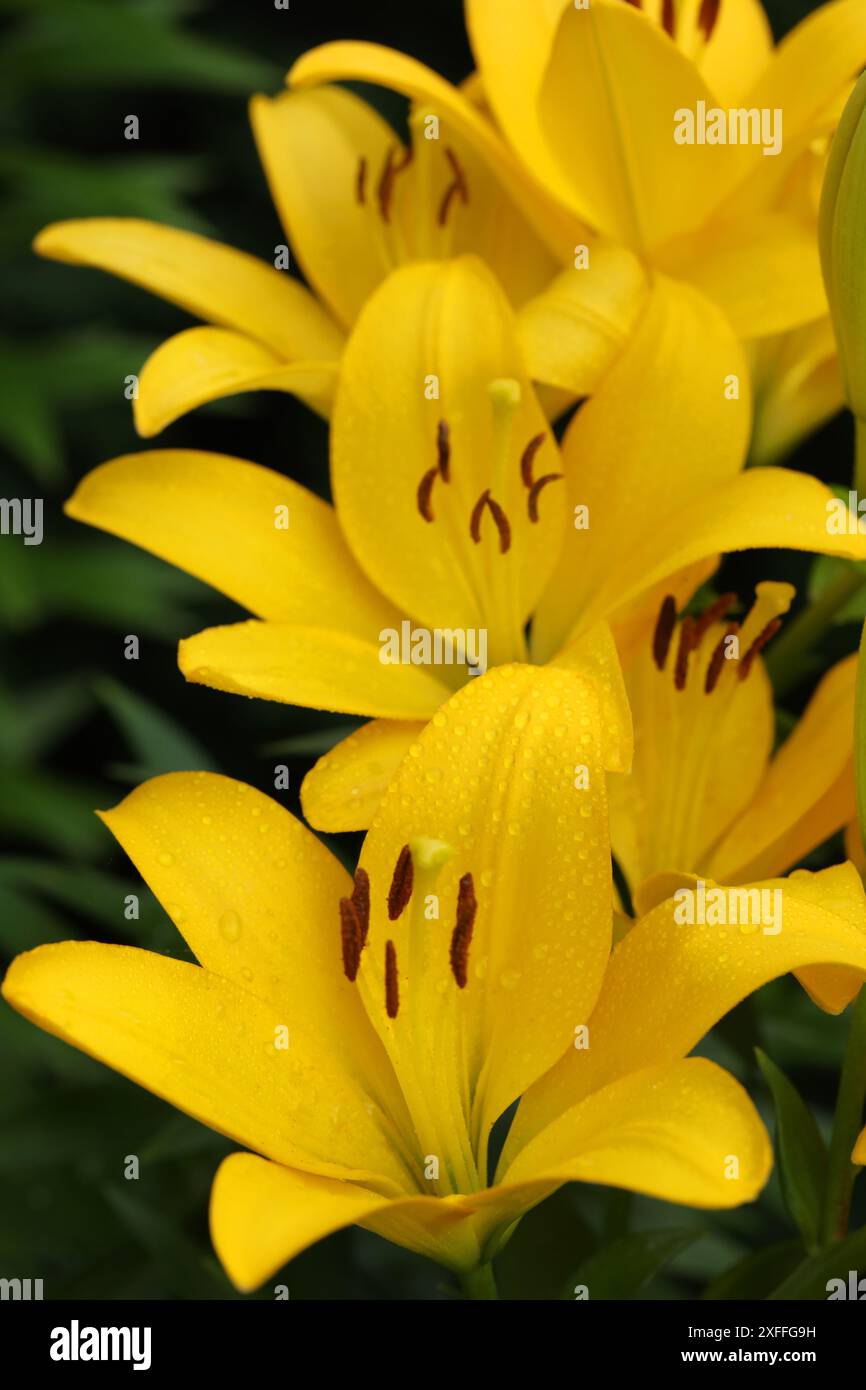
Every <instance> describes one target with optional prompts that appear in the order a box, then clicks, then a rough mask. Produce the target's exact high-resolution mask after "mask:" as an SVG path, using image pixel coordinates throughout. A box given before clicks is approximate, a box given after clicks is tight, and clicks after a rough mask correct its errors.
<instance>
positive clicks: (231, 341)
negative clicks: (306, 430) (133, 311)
mask: <svg viewBox="0 0 866 1390" xmlns="http://www.w3.org/2000/svg"><path fill="white" fill-rule="evenodd" d="M337 371H338V364H337V363H336V362H294V363H291V364H289V365H286V363H285V362H284V361H283V359H282V358H280V357H277V355H276V354H275V353H273V352H271V351H270V349H269V348H266V347H263V346H262V345H261V343H258V342H256V341H255V339H253V338H247V337H246V336H245V335H244V334H243V333H234V332H233V331H232V330H231V329H228V328H210V327H207V328H203V327H199V328H187V329H185V330H184V331H183V332H182V333H177V334H175V336H174V337H173V338H167V339H166V341H165V342H164V343H162V344H161V346H160V347H158V348H157V349H156V351H155V352H152V353H151V355H150V357H149V358H148V359H147V361H146V362H145V364H144V366H143V367H142V369H141V373H140V375H139V381H138V396H137V397H136V399H135V402H134V405H133V411H134V414H135V428H136V429H137V430H138V433H139V434H140V435H141V436H142V437H143V438H144V439H149V438H150V437H151V436H152V435H155V434H159V433H160V431H161V430H164V429H165V427H166V425H170V424H171V423H172V421H174V420H178V419H180V417H181V415H186V413H187V412H188V411H190V410H196V409H197V408H198V407H199V406H200V405H206V404H207V403H208V402H209V401H216V400H220V399H222V398H223V397H224V396H237V395H240V394H241V393H242V392H244V391H288V392H290V393H291V394H292V395H294V396H298V397H300V399H301V400H302V401H305V402H306V403H307V405H309V406H310V407H311V408H312V409H313V410H315V411H316V412H317V414H319V415H322V416H324V418H325V419H327V418H328V416H329V415H330V413H331V406H332V404H333V400H334V392H335V391H336V386H337Z"/></svg>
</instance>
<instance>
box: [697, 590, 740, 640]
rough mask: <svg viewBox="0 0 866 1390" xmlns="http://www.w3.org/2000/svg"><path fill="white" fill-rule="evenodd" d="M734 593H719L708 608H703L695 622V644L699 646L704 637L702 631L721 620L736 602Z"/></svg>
mask: <svg viewBox="0 0 866 1390" xmlns="http://www.w3.org/2000/svg"><path fill="white" fill-rule="evenodd" d="M736 601H737V595H736V594H720V595H719V597H718V598H717V599H715V600H714V601H713V602H712V603H711V604H710V605H709V607H708V608H705V609H704V611H703V613H702V614H701V616H700V617H699V618H698V620H697V622H696V624H695V646H696V647H699V646H700V644H701V642H702V641H703V639H704V633H705V632H707V631H708V630H709V628H711V627H712V625H713V623H719V622H721V620H722V618H726V617H727V616H728V610H729V609H730V608H731V607H732V606H733V605H734V604H735V603H736Z"/></svg>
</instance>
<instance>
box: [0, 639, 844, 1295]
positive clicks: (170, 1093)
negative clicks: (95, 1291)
mask: <svg viewBox="0 0 866 1390" xmlns="http://www.w3.org/2000/svg"><path fill="white" fill-rule="evenodd" d="M603 748H604V735H603V729H602V727H601V724H600V721H599V718H598V710H597V706H596V703H595V699H594V694H593V691H592V688H591V686H590V685H589V684H588V683H587V682H585V681H583V680H581V679H579V678H576V677H574V676H573V675H571V674H570V673H567V672H562V671H557V670H554V669H550V670H545V671H542V672H533V671H532V670H530V669H529V668H527V667H519V666H515V667H506V668H502V669H500V670H497V671H495V672H492V673H491V674H490V675H489V676H488V677H487V678H485V679H484V680H482V681H478V682H475V683H473V684H472V685H470V686H469V687H467V688H466V689H464V690H462V691H461V692H460V693H459V694H458V695H457V696H456V697H455V698H454V699H453V700H452V701H451V702H450V703H449V704H448V705H447V706H446V707H445V708H444V709H443V710H441V711H440V712H439V713H438V714H437V715H436V716H435V718H434V720H433V721H432V723H431V724H430V725H429V726H428V727H427V728H426V729H425V731H424V732H423V734H422V735H421V737H420V739H419V742H418V748H417V756H415V757H410V758H408V759H407V760H406V761H405V762H404V764H403V766H402V767H401V769H400V772H399V774H398V775H397V777H396V778H395V779H394V781H393V782H392V784H391V786H390V788H389V790H388V792H387V794H386V796H385V798H384V800H383V802H382V806H381V808H380V810H379V812H378V815H377V817H376V820H375V823H374V825H373V827H372V829H371V830H370V832H369V834H368V836H367V838H366V840H365V843H364V848H363V851H362V854H361V859H360V864H359V867H358V869H357V871H356V873H355V876H354V881H353V879H352V878H351V877H350V876H349V875H348V874H347V873H346V871H345V870H344V869H343V868H342V866H341V865H340V864H339V863H338V862H337V860H336V859H334V858H333V857H332V855H331V854H330V853H329V852H328V851H327V850H326V849H325V848H324V847H323V846H322V845H321V844H320V843H319V842H318V841H317V840H316V839H315V837H314V836H313V835H312V834H311V833H310V832H309V831H308V830H306V828H305V827H304V826H303V825H301V824H300V823H299V822H298V821H296V820H295V819H294V818H293V817H292V816H291V815H289V813H288V812H286V811H285V810H283V809H282V808H281V807H279V806H278V805H276V804H275V803H274V802H272V801H270V800H269V799H268V798H267V797H265V796H263V795H262V794H260V793H259V792H257V791H255V790H253V789H252V788H249V787H245V786H243V785H241V784H239V783H236V782H233V781H231V780H230V779H228V778H224V777H220V776H216V775H213V774H207V773H191V774H186V773H178V774H170V775H168V776H164V777H159V778H156V779H154V780H153V781H151V782H148V783H146V784H144V785H143V786H142V787H140V788H138V789H137V790H136V791H134V792H133V793H132V794H131V795H129V796H128V797H127V798H126V799H125V800H124V801H123V802H122V803H121V804H120V805H119V806H118V807H117V808H116V809H115V810H114V811H111V812H109V813H107V814H105V815H104V816H103V819H104V820H105V822H106V824H107V825H108V827H109V828H110V830H111V831H112V832H113V834H114V835H115V836H116V838H117V839H118V841H119V843H120V844H121V846H122V847H123V848H124V849H125V851H126V852H127V853H128V854H129V856H130V857H131V859H132V860H133V862H134V863H135V865H136V866H137V868H138V869H139V871H140V872H141V873H142V875H143V876H144V877H145V878H146V879H147V881H148V883H149V884H150V886H151V887H152V889H153V891H154V893H155V894H156V896H157V897H158V899H159V900H160V901H161V902H162V904H163V905H164V907H165V909H166V911H167V912H168V913H169V915H170V916H171V917H172V918H173V920H174V921H175V923H176V924H177V926H178V928H179V930H180V931H181V932H182V934H183V936H184V937H185V939H186V941H187V942H188V944H189V946H190V947H191V949H192V951H193V953H194V955H195V957H196V959H197V961H198V962H199V964H197V965H193V964H187V963H185V962H181V961H177V960H173V959H168V958H164V957H161V956H159V955H155V954H152V953H150V952H146V951H141V950H137V949H133V948H129V947H125V946H117V945H99V944H96V943H81V942H66V943H61V944H59V945H57V944H55V945H49V946H43V947H39V948H37V949H36V950H35V951H31V952H29V953H27V954H25V955H23V956H20V957H19V958H18V959H17V960H15V961H14V962H13V964H12V966H11V967H10V970H9V972H8V974H7V976H6V979H5V982H4V985H3V993H4V995H5V997H6V999H7V1000H8V1001H9V1002H10V1004H12V1006H13V1007H14V1008H16V1009H18V1010H19V1011H20V1012H22V1013H23V1014H25V1015H26V1016H27V1017H29V1018H31V1019H33V1020H34V1021H35V1022H36V1023H38V1024H39V1025H40V1026H41V1027H43V1028H45V1029H47V1030H48V1031H50V1032H52V1033H54V1034H56V1035H57V1036H59V1037H61V1038H63V1039H65V1040H66V1041H68V1042H70V1043H72V1044H73V1045H74V1046H76V1047H79V1048H81V1049H83V1050H84V1051H85V1052H88V1053H90V1054H91V1055H93V1056H95V1057H97V1058H99V1059H101V1060H103V1061H105V1062H107V1063H108V1064H109V1065H111V1066H113V1067H115V1068H116V1069H117V1070H119V1071H121V1072H122V1073H123V1074H125V1075H126V1076H129V1077H131V1078H133V1079H134V1080H136V1081H137V1082H139V1083H140V1084H141V1085H143V1086H145V1087H147V1088H149V1089H150V1090H152V1091H154V1092H155V1093H156V1094H158V1095H160V1096H162V1097H163V1098H165V1099H167V1100H169V1101H171V1102H172V1103H173V1104H175V1105H176V1106H178V1107H179V1108H181V1109H182V1110H184V1111H186V1112H187V1113H189V1114H191V1115H193V1116H194V1117H196V1118H197V1119H199V1120H201V1121H202V1122H203V1123H205V1124H208V1125H210V1126H211V1127H212V1128H215V1129H217V1130H218V1131H220V1132H222V1133H223V1134H226V1135H228V1136H230V1137H231V1138H233V1139H235V1140H236V1141H237V1142H238V1143H240V1144H241V1145H243V1146H245V1148H246V1149H248V1150H249V1152H244V1153H236V1154H233V1155H232V1156H230V1157H228V1158H227V1159H226V1160H225V1161H224V1162H223V1163H222V1165H221V1167H220V1169H219V1171H218V1172H217V1175H216V1178H215V1181H214V1186H213V1195H212V1200H211V1228H212V1234H213V1240H214V1245H215V1247H216V1250H217V1252H218V1254H219V1256H220V1259H221V1260H222V1262H223V1264H224V1266H225V1268H226V1270H227V1272H228V1274H229V1275H230V1277H231V1278H232V1280H233V1281H234V1283H235V1284H236V1285H237V1287H238V1288H240V1289H244V1290H247V1289H252V1288H255V1287H256V1286H257V1285H259V1284H261V1283H262V1282H263V1281H264V1280H266V1279H268V1278H269V1277H270V1276H271V1275H272V1274H273V1272H274V1271H275V1270H277V1269H278V1268H279V1267H280V1266H281V1265H282V1264H284V1263H285V1261H287V1260H289V1259H291V1258H292V1257H293V1256H294V1255H295V1254H296V1253H297V1252H298V1251H300V1250H301V1249H303V1248H304V1247H305V1246H307V1245H309V1244H311V1243H312V1242H314V1241H316V1240H318V1239H320V1238H322V1237H323V1236H325V1235H327V1234H329V1233H330V1232H331V1231H334V1230H336V1229H337V1228H339V1227H342V1226H346V1225H349V1224H358V1225H361V1226H363V1227H365V1228H366V1229H368V1230H372V1231H375V1232H377V1233H378V1234H380V1235H383V1236H385V1237H386V1238H388V1239H390V1240H392V1241H395V1242H397V1243H398V1244H400V1245H404V1246H406V1247H408V1248H409V1249H412V1250H415V1251H419V1252H421V1253H423V1254H425V1255H428V1256H430V1257H431V1258H432V1259H434V1260H437V1261H439V1262H441V1263H442V1264H443V1265H446V1266H448V1267H449V1268H451V1269H453V1270H456V1271H458V1272H460V1273H462V1274H464V1275H467V1276H468V1279H469V1284H470V1287H472V1286H473V1285H478V1283H479V1281H480V1279H481V1276H479V1275H478V1274H477V1273H474V1274H473V1272H476V1271H478V1268H479V1266H483V1264H484V1263H485V1262H487V1261H489V1260H490V1259H491V1258H492V1256H493V1255H494V1254H495V1252H496V1250H497V1249H499V1248H500V1247H501V1245H502V1243H503V1242H504V1241H505V1240H506V1239H507V1236H508V1234H509V1232H510V1230H511V1229H512V1228H513V1225H514V1223H515V1222H516V1220H517V1219H518V1218H519V1217H520V1216H521V1215H522V1214H523V1213H524V1212H525V1211H526V1210H528V1209H529V1208H530V1207H532V1206H534V1205H536V1204H537V1203H538V1202H540V1201H541V1200H542V1199H543V1198H544V1197H545V1196H547V1195H548V1194H549V1193H551V1192H553V1191H555V1190H556V1188H558V1187H559V1186H561V1185H562V1183H564V1182H567V1181H571V1180H579V1181H586V1182H600V1183H605V1184H611V1185H614V1186H619V1187H625V1188H631V1189H634V1190H636V1191H639V1192H643V1193H648V1194H650V1195H652V1196H655V1197H660V1198H663V1199H665V1200H669V1201H675V1202H678V1203H685V1204H687V1205H693V1206H698V1207H728V1206H734V1205H738V1204H740V1203H742V1202H744V1201H749V1200H751V1199H752V1198H753V1197H754V1196H755V1195H756V1194H757V1192H758V1191H759V1190H760V1189H761V1187H762V1185H763V1183H764V1181H765V1180H766V1177H767V1174H768V1172H769V1168H770V1164H771V1154H770V1146H769V1143H768V1140H767V1136H766V1133H765V1131H764V1128H763V1125H762V1124H761V1121H760V1119H759V1117H758V1115H757V1113H756V1111H755V1109H754V1107H753V1105H752V1103H751V1101H750V1100H749V1098H748V1096H747V1095H746V1093H745V1091H744V1090H743V1088H742V1087H741V1086H740V1085H739V1083H738V1082H736V1081H735V1080H734V1079H733V1078H732V1077H730V1076H729V1075H727V1074H726V1073H725V1072H724V1071H723V1070H722V1069H721V1068H719V1067H718V1066H716V1065H715V1064H713V1063H711V1062H709V1061H706V1060H704V1059H700V1058H688V1057H687V1053H688V1052H690V1050H691V1049H692V1047H693V1046H694V1045H695V1044H696V1043H697V1042H698V1041H699V1040H700V1038H701V1037H702V1036H703V1034H704V1033H705V1032H706V1031H707V1029H708V1028H709V1027H711V1026H712V1025H713V1023H714V1022H715V1021H716V1020H717V1019H718V1018H719V1017H720V1016H721V1015H722V1014H724V1013H725V1012H726V1011H727V1010H728V1009H729V1008H730V1007H731V1006H732V1005H733V1004H734V1003H735V1002H736V1001H737V1000H738V999H740V998H742V997H743V995H745V994H747V993H749V992H750V991H752V990H754V989H755V988H757V987H758V986H759V985H760V984H762V983H763V982H764V981H766V980H769V979H771V978H773V977H774V976H776V975H778V974H780V973H783V972H785V971H787V970H789V969H791V968H792V967H794V966H801V965H803V964H805V963H812V962H816V961H821V962H828V963H831V964H835V965H837V966H838V965H844V966H846V967H849V968H853V969H856V970H859V971H860V972H861V973H866V899H864V893H863V889H862V886H861V883H860V880H859V877H858V876H857V875H856V873H855V872H854V871H853V870H852V869H850V868H849V869H835V870H830V871H827V872H826V873H823V874H816V875H805V876H801V877H800V878H798V879H797V880H796V881H790V882H786V883H784V884H783V885H782V892H783V893H784V913H785V917H784V931H782V932H781V933H779V934H778V935H775V936H768V935H764V934H762V933H760V932H759V933H757V934H744V933H743V932H742V931H741V930H740V929H739V928H736V927H735V928H733V929H730V928H724V929H717V928H710V929H706V928H705V929H699V930H696V931H684V930H683V929H682V928H681V927H676V926H675V925H674V922H673V918H672V915H671V910H670V909H671V904H670V903H666V904H663V905H662V906H661V907H660V908H657V909H656V910H655V911H654V912H653V913H651V914H650V915H649V917H647V918H646V920H645V921H643V922H641V923H638V924H637V925H636V926H635V927H634V928H633V930H632V931H631V933H630V934H629V936H628V937H627V938H626V940H625V941H623V942H622V943H621V945H619V946H618V947H617V949H616V950H615V951H614V952H613V955H610V954H609V949H610V940H611V877H610V858H609V855H610V845H609V839H608V833H607V817H606V804H605V803H606V792H605V775H604V754H603ZM577 764H580V765H581V766H582V767H583V768H584V769H585V771H586V773H587V777H586V779H585V780H584V781H582V783H581V788H582V789H580V790H577V789H576V787H575V778H574V768H575V765H577ZM770 886H773V885H770ZM529 922H531V923H532V930H531V931H527V923H529ZM720 948H721V951H720ZM720 962H724V964H723V965H720ZM587 1027H588V1029H589V1032H588V1035H587V1033H586V1029H587ZM587 1036H588V1038H589V1039H590V1040H591V1041H590V1046H589V1047H588V1048H587V1047H586V1046H585V1045H584V1042H583V1039H584V1038H585V1037H587ZM551 1084H554V1085H555V1086H556V1087H558V1088H559V1089H558V1094H557V1096H556V1098H555V1103H553V1102H552V1100H551V1089H550V1088H551ZM520 1096H523V1097H524V1100H523V1102H522V1103H521V1106H520V1108H519V1110H518V1114H517V1120H516V1122H515V1125H514V1126H513V1128H512V1133H511V1135H510V1136H509V1139H508V1142H507V1145H506V1150H505V1153H504V1155H503V1157H502V1159H501V1160H500V1162H499V1163H498V1165H497V1168H496V1171H495V1174H494V1175H493V1177H492V1180H488V1141H489V1135H490V1131H491V1126H492V1125H493V1123H494V1121H496V1120H497V1119H498V1118H499V1116H500V1115H502V1114H503V1112H504V1111H505V1110H506V1109H507V1108H508V1107H509V1106H510V1105H511V1104H512V1103H513V1102H514V1101H515V1100H516V1099H517V1098H518V1097H520Z"/></svg>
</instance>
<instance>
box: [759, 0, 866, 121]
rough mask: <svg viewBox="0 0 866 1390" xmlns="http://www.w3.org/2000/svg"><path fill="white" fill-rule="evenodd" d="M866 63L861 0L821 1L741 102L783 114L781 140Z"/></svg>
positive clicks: (837, 94)
mask: <svg viewBox="0 0 866 1390" xmlns="http://www.w3.org/2000/svg"><path fill="white" fill-rule="evenodd" d="M864 64H866V9H864V7H863V5H862V4H861V3H860V0H836V3H834V4H829V5H821V6H819V8H818V9H817V10H815V11H814V12H813V13H812V14H810V15H807V16H806V18H805V19H804V20H802V21H801V23H800V24H798V25H797V26H796V28H795V29H793V30H792V31H791V33H790V34H788V35H787V36H786V37H785V38H784V39H783V40H782V42H781V43H780V44H779V46H778V48H777V49H776V50H775V53H774V55H773V57H772V59H771V61H770V62H769V64H768V65H767V67H766V68H765V70H764V72H763V73H762V75H761V77H760V78H759V80H758V81H757V82H756V83H755V85H754V87H753V88H752V90H751V91H750V92H749V94H748V97H747V99H746V103H745V104H746V105H748V106H757V107H759V108H764V107H767V108H769V109H770V110H771V111H772V110H774V109H775V108H776V107H779V108H781V110H782V111H783V112H784V118H783V119H784V130H785V140H786V142H790V141H793V139H794V137H795V136H797V135H799V134H801V133H804V132H807V131H808V130H809V127H810V125H811V124H812V123H814V122H815V121H816V120H817V119H818V117H819V116H820V115H821V113H822V112H823V111H824V110H825V108H826V107H827V106H829V105H830V104H831V103H832V102H834V101H836V100H838V99H839V98H840V97H841V96H842V95H843V94H844V93H845V89H846V87H847V86H848V85H849V84H850V83H851V82H853V81H854V78H855V77H856V76H857V74H858V72H859V71H860V69H861V68H862V67H863V66H864Z"/></svg>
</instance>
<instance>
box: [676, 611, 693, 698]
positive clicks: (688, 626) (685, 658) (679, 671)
mask: <svg viewBox="0 0 866 1390" xmlns="http://www.w3.org/2000/svg"><path fill="white" fill-rule="evenodd" d="M695 626H696V625H695V620H694V618H689V617H686V618H683V625H682V627H681V628H680V645H679V648H678V650H677V664H676V666H675V667H674V685H675V686H676V688H677V690H685V688H686V681H687V680H688V675H689V656H690V654H691V651H692V648H693V646H694V637H695Z"/></svg>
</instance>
